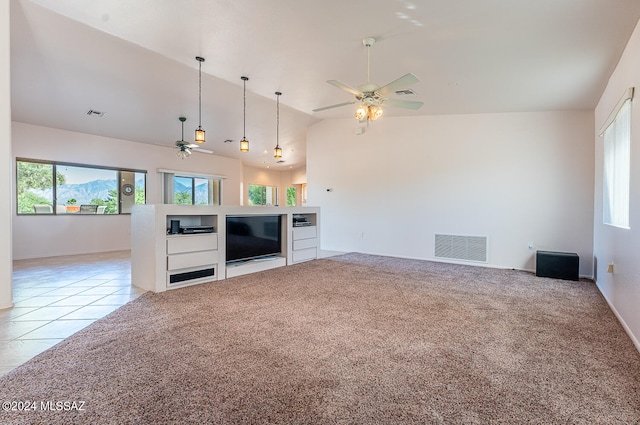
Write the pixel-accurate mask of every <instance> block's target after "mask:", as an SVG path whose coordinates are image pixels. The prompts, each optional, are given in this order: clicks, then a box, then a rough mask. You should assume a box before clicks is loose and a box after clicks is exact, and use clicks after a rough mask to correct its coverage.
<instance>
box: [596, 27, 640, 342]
mask: <svg viewBox="0 0 640 425" xmlns="http://www.w3.org/2000/svg"><path fill="white" fill-rule="evenodd" d="M628 87H635V90H636V93H635V99H634V101H633V104H632V107H631V193H630V195H631V196H630V217H629V222H630V227H631V229H619V228H616V227H611V226H607V225H604V224H602V210H603V206H602V168H603V167H602V164H603V139H602V138H600V137H595V186H594V187H595V189H594V198H595V202H594V212H595V214H594V221H593V229H594V256H595V258H596V263H597V270H596V282H597V284H598V287H599V288H600V291H601V292H602V294H603V295H604V296H605V298H606V299H607V301H609V304H610V305H611V307H612V309H613V310H614V312H616V314H617V315H618V318H619V319H620V321H621V322H622V324H623V326H624V327H625V329H626V330H627V332H628V333H629V334H630V335H631V338H632V339H633V341H634V343H635V344H636V347H637V348H638V350H640V342H639V341H640V261H638V260H639V259H640V258H639V257H638V254H639V253H640V231H639V230H640V190H639V188H640V105H639V104H638V99H639V98H640V24H639V25H638V26H637V27H636V29H635V31H634V32H633V35H632V36H631V38H630V39H629V42H628V44H627V47H626V49H625V51H624V53H623V55H622V58H621V59H620V62H619V63H618V66H617V68H616V69H615V71H614V72H613V74H612V75H611V77H610V79H609V83H608V84H607V87H606V89H605V90H604V93H603V94H602V97H601V98H600V102H599V103H598V106H597V107H596V109H595V131H596V132H598V130H599V129H600V127H601V126H602V125H603V124H604V122H605V120H606V119H607V116H608V115H609V113H610V112H611V110H612V109H613V107H614V106H615V104H616V103H617V102H618V100H619V99H620V98H621V97H622V94H623V93H624V91H625V90H626V89H627V88H628ZM609 263H614V273H613V274H611V273H607V265H608V264H609Z"/></svg>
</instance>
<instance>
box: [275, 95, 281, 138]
mask: <svg viewBox="0 0 640 425" xmlns="http://www.w3.org/2000/svg"><path fill="white" fill-rule="evenodd" d="M276 94H277V95H278V99H277V108H276V112H277V113H276V147H280V95H281V94H282V93H280V92H277V93H276Z"/></svg>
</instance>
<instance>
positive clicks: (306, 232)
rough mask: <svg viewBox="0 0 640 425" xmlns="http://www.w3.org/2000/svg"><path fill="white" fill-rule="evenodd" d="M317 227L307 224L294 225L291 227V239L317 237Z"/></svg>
mask: <svg viewBox="0 0 640 425" xmlns="http://www.w3.org/2000/svg"><path fill="white" fill-rule="evenodd" d="M317 236H318V235H317V227H316V226H309V227H296V228H294V229H293V240H294V241H297V240H300V239H311V238H315V237H317Z"/></svg>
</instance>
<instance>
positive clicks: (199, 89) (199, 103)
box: [198, 59, 204, 127]
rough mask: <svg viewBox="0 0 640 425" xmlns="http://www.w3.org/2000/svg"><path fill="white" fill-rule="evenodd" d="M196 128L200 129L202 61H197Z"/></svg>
mask: <svg viewBox="0 0 640 425" xmlns="http://www.w3.org/2000/svg"><path fill="white" fill-rule="evenodd" d="M203 60H204V59H203ZM198 127H202V61H201V60H200V59H198Z"/></svg>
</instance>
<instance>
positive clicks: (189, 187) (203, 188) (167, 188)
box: [161, 170, 222, 205]
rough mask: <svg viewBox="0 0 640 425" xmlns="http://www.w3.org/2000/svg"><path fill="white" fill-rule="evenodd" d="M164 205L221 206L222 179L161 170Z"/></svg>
mask: <svg viewBox="0 0 640 425" xmlns="http://www.w3.org/2000/svg"><path fill="white" fill-rule="evenodd" d="M161 172H162V173H163V185H164V189H163V193H164V203H165V204H179V205H221V199H222V177H213V176H211V177H209V176H195V175H189V173H183V174H182V175H180V174H178V173H179V172H170V171H169V170H161Z"/></svg>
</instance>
